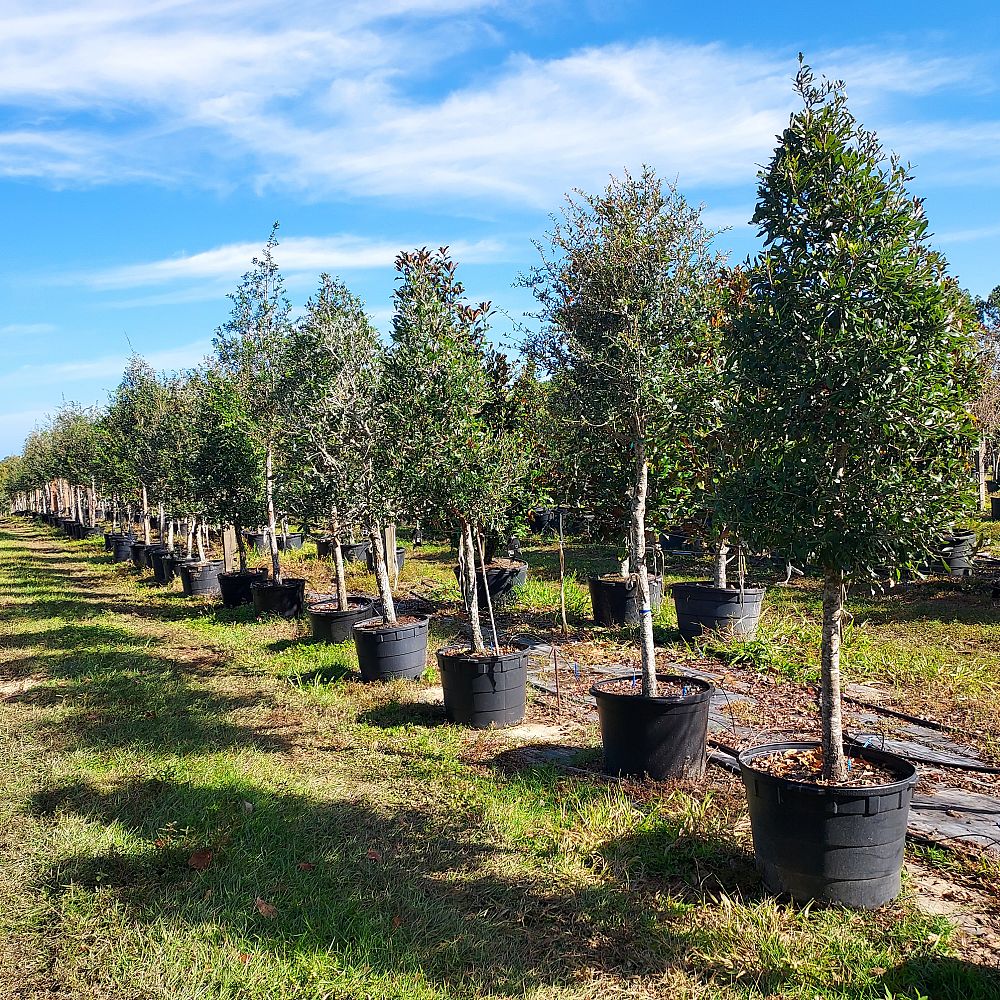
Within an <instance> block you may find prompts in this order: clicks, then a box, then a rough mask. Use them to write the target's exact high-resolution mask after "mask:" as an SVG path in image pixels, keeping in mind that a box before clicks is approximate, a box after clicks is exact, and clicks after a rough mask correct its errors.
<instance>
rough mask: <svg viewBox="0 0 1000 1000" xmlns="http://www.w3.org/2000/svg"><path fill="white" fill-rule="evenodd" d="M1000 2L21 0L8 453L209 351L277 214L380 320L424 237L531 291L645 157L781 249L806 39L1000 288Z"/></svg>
mask: <svg viewBox="0 0 1000 1000" xmlns="http://www.w3.org/2000/svg"><path fill="white" fill-rule="evenodd" d="M996 11H997V5H996V4H995V3H993V2H965V3H955V4H951V5H948V6H947V7H946V8H942V6H941V5H940V4H937V3H935V4H931V3H924V2H919V0H918V2H909V3H894V2H879V3H871V2H850V0H845V2H842V3H840V4H837V5H831V4H811V3H804V2H800V3H794V4H793V3H784V2H778V3H769V4H762V5H750V4H746V3H739V4H729V3H715V4H692V3H676V2H671V0H662V2H659V3H653V2H639V0H607V2H598V0H590V2H569V0H551V2H547V0H540V2H527V0H525V2H521V0H498V2H490V0H369V2H367V3H363V2H355V0H341V2H334V0H328V2H326V3H313V2H309V0H297V2H296V3H294V4H291V3H288V4H275V3H273V2H257V0H194V2H187V0H144V2H142V3H136V2H134V0H75V2H65V3H63V2H53V0H43V2H42V3H38V2H37V0H36V2H32V3H28V2H22V0H0V14H2V15H3V20H2V21H0V218H2V219H3V222H4V237H5V238H4V241H3V245H4V249H3V256H2V259H3V266H2V268H0V285H2V287H0V292H2V297H0V303H2V305H0V455H3V454H6V453H8V452H12V451H17V450H19V448H20V444H21V441H22V440H23V437H24V435H25V434H26V433H27V432H28V431H29V430H30V429H31V427H32V426H33V425H34V424H35V423H36V422H37V421H38V420H40V419H42V418H43V417H44V415H45V414H46V413H47V412H51V411H52V410H53V409H54V408H56V407H57V406H58V405H59V404H60V402H61V401H62V400H63V399H67V400H74V401H79V402H83V403H91V402H95V401H103V400H104V399H105V398H106V394H107V391H108V390H109V389H110V388H111V387H113V386H114V385H115V384H116V382H117V380H118V376H119V374H120V372H121V369H122V366H123V364H124V360H125V357H126V356H127V354H128V353H129V351H130V350H132V349H134V350H136V351H139V352H140V353H142V354H144V355H145V356H147V357H148V358H149V359H150V361H151V362H152V363H153V364H155V365H156V366H157V367H161V368H167V369H173V368H178V367H185V366H188V365H192V364H194V363H196V362H197V361H198V360H199V358H200V357H201V356H202V355H203V353H204V352H205V351H206V350H208V348H209V344H210V340H211V336H212V332H213V330H214V329H215V327H216V326H218V325H219V324H220V323H221V322H222V321H224V319H225V318H226V316H227V314H228V306H229V303H228V300H227V299H226V298H225V295H226V292H227V291H230V290H231V289H232V288H233V287H234V286H235V284H236V282H237V281H238V279H239V277H240V275H241V274H242V273H243V272H244V271H245V270H246V269H247V268H248V267H249V264H250V258H251V257H252V256H253V254H254V253H255V252H256V251H257V250H258V249H259V248H260V246H261V245H262V244H263V243H264V241H265V240H266V238H267V235H268V232H269V229H270V225H271V223H272V221H274V220H280V223H281V231H280V239H281V246H280V247H279V248H278V253H277V257H278V261H279V264H280V265H281V267H282V270H283V271H284V273H285V275H286V279H287V284H288V290H289V294H290V297H291V299H292V301H293V302H294V303H295V304H296V305H298V306H301V305H302V304H303V303H304V302H305V301H306V299H307V298H308V297H309V295H310V293H311V292H312V290H313V289H314V288H315V287H316V284H317V276H318V275H319V273H320V272H321V271H324V270H325V271H329V272H331V273H334V274H339V275H340V276H341V277H343V278H344V280H345V281H347V283H348V284H349V285H350V286H351V287H352V288H353V289H354V290H355V291H356V292H358V293H359V294H360V295H362V296H363V297H364V298H365V300H366V301H367V303H368V306H369V309H370V311H371V312H372V314H373V316H374V317H375V319H376V321H377V322H378V324H379V325H380V326H381V327H382V328H386V327H387V324H388V320H389V316H390V307H391V293H392V286H393V271H392V260H393V258H394V256H395V254H396V252H397V251H398V250H400V249H404V248H410V247H414V246H420V245H425V244H428V245H438V244H445V243H446V244H449V245H450V246H451V247H452V248H453V253H454V255H455V257H456V259H458V260H459V262H460V264H461V267H460V274H461V275H462V277H463V279H464V281H465V284H466V286H467V288H468V290H469V293H470V295H471V296H472V297H473V298H475V299H477V300H478V299H482V298H488V299H491V300H492V301H493V302H494V304H495V305H496V306H497V307H498V308H500V309H503V310H506V311H507V312H509V313H510V314H512V315H514V316H515V317H519V316H520V315H521V314H522V313H523V312H524V311H525V310H527V309H530V307H531V303H530V301H529V300H528V299H527V297H526V295H525V293H524V292H523V291H521V290H518V289H515V288H512V287H511V286H512V283H513V281H514V280H515V278H516V276H517V274H518V273H519V272H521V271H523V270H524V269H526V268H527V267H530V266H531V264H532V263H533V262H534V260H535V251H534V249H533V247H532V243H531V241H532V239H534V238H538V237H539V236H541V235H542V234H543V233H544V231H545V228H546V225H547V221H548V216H549V215H550V214H551V213H552V212H555V211H557V210H558V207H559V204H560V200H561V198H562V195H563V194H564V193H565V192H566V191H567V190H569V189H570V188H572V187H581V188H583V189H585V190H596V189H598V188H600V187H601V186H603V184H604V183H605V182H606V180H607V177H608V175H609V173H620V172H621V171H622V169H623V168H626V167H627V168H632V169H637V168H638V167H639V166H640V165H641V164H642V163H643V162H648V163H650V164H652V165H653V166H655V167H656V168H657V170H658V171H659V172H660V173H661V174H662V175H663V176H665V177H668V178H674V177H676V179H677V181H678V183H679V186H680V188H681V190H682V191H684V192H685V193H686V194H687V195H688V196H689V197H690V198H691V199H692V200H694V201H700V202H704V203H705V205H706V217H707V219H708V220H709V221H710V222H711V223H712V224H714V225H716V226H720V227H721V226H730V227H732V228H731V230H730V231H729V232H727V233H725V234H724V235H723V236H721V237H720V247H722V248H724V249H729V250H731V251H732V253H733V257H734V259H737V260H738V259H742V258H743V257H744V256H746V255H747V254H748V253H751V252H753V250H754V246H755V243H754V234H753V231H752V230H751V229H750V228H749V227H748V226H747V220H748V219H749V218H750V215H751V213H752V210H753V202H754V195H755V184H756V181H755V175H756V169H757V165H759V164H761V163H764V162H766V160H767V158H768V156H769V154H770V151H771V149H772V147H773V145H774V136H775V133H776V132H778V131H779V130H780V129H781V128H782V127H783V125H784V123H785V121H786V120H787V116H788V113H789V111H790V110H791V109H792V108H793V107H794V103H795V101H794V95H793V93H792V89H791V77H792V76H793V74H794V72H795V60H796V54H797V53H798V52H799V51H800V50H801V51H803V52H805V54H806V57H807V59H808V61H810V62H811V63H812V65H813V66H814V68H815V69H816V70H817V71H818V72H822V73H825V74H827V75H831V76H839V77H843V78H844V79H845V80H846V82H847V87H848V94H849V96H850V99H851V104H852V108H853V110H854V111H855V113H856V114H857V116H858V117H859V118H860V119H861V120H862V121H863V122H864V123H865V124H866V125H867V126H869V127H870V128H874V129H876V130H877V131H878V133H879V135H880V136H881V137H882V138H883V140H884V141H885V143H886V145H887V146H888V147H890V148H892V149H894V150H896V151H897V152H898V153H900V155H901V156H902V157H903V158H904V159H906V160H909V161H910V162H912V163H913V164H914V170H915V180H914V182H913V185H912V188H913V190H914V192H915V193H917V194H920V195H922V196H924V197H925V198H926V206H927V213H928V216H929V218H930V221H931V227H932V230H933V231H934V233H935V237H934V242H935V243H936V244H937V245H939V247H940V249H941V250H943V251H944V252H945V254H946V255H947V256H948V258H949V260H950V261H951V263H952V269H953V271H954V273H955V274H957V275H958V277H959V279H960V280H961V281H962V283H963V284H964V285H965V286H966V287H968V288H970V289H971V290H972V291H974V292H976V293H980V294H983V293H985V292H987V291H988V290H989V289H990V288H992V287H993V286H994V285H995V284H998V283H1000V252H998V251H1000V99H998V98H1000V70H998V68H997V66H998V60H997V59H996V56H995V53H996V52H997V51H998V48H1000V46H998V42H1000V14H998V13H996Z"/></svg>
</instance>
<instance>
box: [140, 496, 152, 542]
mask: <svg viewBox="0 0 1000 1000" xmlns="http://www.w3.org/2000/svg"><path fill="white" fill-rule="evenodd" d="M142 540H143V541H144V542H145V543H146V544H147V545H149V543H150V541H151V540H152V539H151V538H150V534H149V494H148V493H147V492H146V484H145V483H143V484H142Z"/></svg>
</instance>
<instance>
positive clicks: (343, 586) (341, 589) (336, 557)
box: [331, 533, 391, 611]
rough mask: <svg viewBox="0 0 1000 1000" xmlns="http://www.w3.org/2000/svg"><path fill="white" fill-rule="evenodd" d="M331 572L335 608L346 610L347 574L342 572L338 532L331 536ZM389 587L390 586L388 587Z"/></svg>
mask: <svg viewBox="0 0 1000 1000" xmlns="http://www.w3.org/2000/svg"><path fill="white" fill-rule="evenodd" d="M331 548H332V550H333V572H334V576H335V577H336V581H337V608H338V609H339V610H340V611H346V610H347V608H348V605H349V598H348V596H347V576H346V574H345V573H344V552H343V550H342V549H341V547H340V534H339V533H335V534H334V536H333V545H332V546H331ZM390 589H391V588H390Z"/></svg>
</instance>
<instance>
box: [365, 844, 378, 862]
mask: <svg viewBox="0 0 1000 1000" xmlns="http://www.w3.org/2000/svg"><path fill="white" fill-rule="evenodd" d="M365 857H367V858H368V860H369V861H381V860H382V852H381V851H376V850H375V848H374V847H371V848H369V849H368V853H367V854H366V855H365Z"/></svg>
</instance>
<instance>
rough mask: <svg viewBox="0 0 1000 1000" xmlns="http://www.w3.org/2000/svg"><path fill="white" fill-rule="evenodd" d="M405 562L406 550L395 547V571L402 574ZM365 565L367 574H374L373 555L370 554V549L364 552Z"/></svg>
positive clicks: (372, 553) (399, 546)
mask: <svg viewBox="0 0 1000 1000" xmlns="http://www.w3.org/2000/svg"><path fill="white" fill-rule="evenodd" d="M405 561H406V550H405V549H404V548H403V546H402V545H397V546H396V571H397V572H399V573H402V572H403V563H404V562H405ZM365 563H366V565H367V566H368V572H369V573H374V572H375V553H374V552H372V550H371V548H369V549H368V551H367V552H365Z"/></svg>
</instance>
